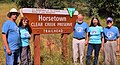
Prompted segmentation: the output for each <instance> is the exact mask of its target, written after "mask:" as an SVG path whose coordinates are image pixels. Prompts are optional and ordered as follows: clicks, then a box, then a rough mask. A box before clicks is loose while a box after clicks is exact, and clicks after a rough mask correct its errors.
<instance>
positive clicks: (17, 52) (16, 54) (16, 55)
mask: <svg viewBox="0 0 120 65" xmlns="http://www.w3.org/2000/svg"><path fill="white" fill-rule="evenodd" d="M13 54H14V64H13V65H18V57H19V49H17V50H15V52H14V53H13Z"/></svg>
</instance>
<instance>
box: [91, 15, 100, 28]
mask: <svg viewBox="0 0 120 65" xmlns="http://www.w3.org/2000/svg"><path fill="white" fill-rule="evenodd" d="M94 19H97V20H98V24H97V25H98V26H101V24H100V21H99V19H98V18H97V16H94V17H93V18H92V20H91V24H90V27H91V26H94V24H93V20H94Z"/></svg>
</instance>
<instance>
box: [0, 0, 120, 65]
mask: <svg viewBox="0 0 120 65" xmlns="http://www.w3.org/2000/svg"><path fill="white" fill-rule="evenodd" d="M13 7H14V8H17V7H16V5H15V3H4V2H2V3H1V2H0V12H1V13H0V30H1V28H2V24H3V23H4V22H5V20H6V19H7V16H6V14H7V12H9V10H10V9H11V8H13ZM90 20H91V18H88V17H85V18H84V21H86V22H87V23H88V24H90ZM100 21H101V22H100V23H101V24H102V25H103V27H105V25H106V24H105V20H104V19H103V20H102V19H100ZM18 22H19V20H17V23H18ZM0 33H1V31H0ZM72 37H73V33H71V34H69V35H68V40H67V41H68V59H67V62H64V60H63V56H62V42H61V35H60V34H49V35H48V34H41V35H40V48H41V51H40V52H41V65H73V61H72ZM30 43H31V54H32V61H33V55H34V53H33V52H34V49H33V48H34V47H33V46H34V45H33V39H31V40H30ZM50 43H52V44H51V48H50V47H49V44H50ZM0 46H1V47H0V65H5V55H4V49H3V42H2V38H1V34H0ZM50 49H51V50H50ZM85 55H86V53H85ZM91 60H93V56H92V58H91ZM118 60H119V61H120V57H118ZM91 63H92V62H91ZM118 64H120V63H118ZM98 65H103V57H102V53H100V56H99V63H98Z"/></svg>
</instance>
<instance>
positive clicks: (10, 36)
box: [2, 8, 32, 65]
mask: <svg viewBox="0 0 120 65" xmlns="http://www.w3.org/2000/svg"><path fill="white" fill-rule="evenodd" d="M7 16H8V20H7V21H6V22H4V24H3V26H2V39H3V42H4V52H5V56H6V65H18V62H21V65H29V64H30V62H31V60H30V57H31V53H30V46H29V39H30V37H31V33H32V31H31V28H30V26H29V24H28V23H29V20H28V19H27V17H22V18H21V20H20V22H19V25H18V26H17V24H16V22H15V21H16V19H17V17H18V16H19V12H18V11H17V10H16V9H15V8H12V9H11V10H10V11H9V13H8V14H7ZM18 60H20V61H18Z"/></svg>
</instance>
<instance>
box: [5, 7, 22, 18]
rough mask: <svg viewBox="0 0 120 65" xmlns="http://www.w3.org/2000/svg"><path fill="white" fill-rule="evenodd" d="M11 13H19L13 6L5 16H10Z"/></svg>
mask: <svg viewBox="0 0 120 65" xmlns="http://www.w3.org/2000/svg"><path fill="white" fill-rule="evenodd" d="M12 13H16V14H17V16H19V14H20V13H19V12H18V11H17V10H16V9H15V8H12V9H11V10H10V11H9V12H8V14H7V16H8V17H9V18H10V17H11V14H12Z"/></svg>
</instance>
